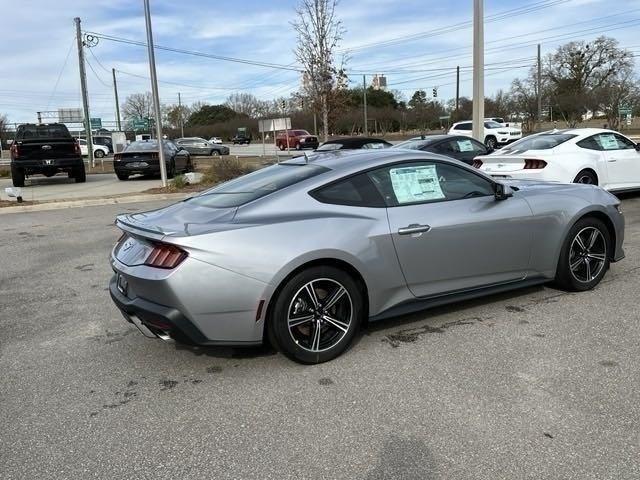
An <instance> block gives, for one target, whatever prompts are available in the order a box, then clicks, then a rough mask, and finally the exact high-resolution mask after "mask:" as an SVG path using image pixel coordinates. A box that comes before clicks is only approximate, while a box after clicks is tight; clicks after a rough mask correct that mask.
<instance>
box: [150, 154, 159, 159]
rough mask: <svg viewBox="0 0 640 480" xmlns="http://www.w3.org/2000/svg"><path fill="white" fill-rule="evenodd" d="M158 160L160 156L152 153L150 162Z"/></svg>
mask: <svg viewBox="0 0 640 480" xmlns="http://www.w3.org/2000/svg"><path fill="white" fill-rule="evenodd" d="M159 158H160V155H159V154H157V153H152V154H151V160H158V159H159Z"/></svg>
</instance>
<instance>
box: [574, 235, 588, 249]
mask: <svg viewBox="0 0 640 480" xmlns="http://www.w3.org/2000/svg"><path fill="white" fill-rule="evenodd" d="M576 243H577V244H578V246H579V247H580V248H581V249H582V251H585V250H586V249H587V246H586V245H585V244H584V241H583V240H582V237H580V234H578V235H577V236H576Z"/></svg>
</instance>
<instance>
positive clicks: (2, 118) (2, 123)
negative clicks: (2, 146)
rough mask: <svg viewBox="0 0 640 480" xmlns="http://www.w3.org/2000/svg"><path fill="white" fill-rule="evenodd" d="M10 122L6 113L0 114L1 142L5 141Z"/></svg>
mask: <svg viewBox="0 0 640 480" xmlns="http://www.w3.org/2000/svg"><path fill="white" fill-rule="evenodd" d="M8 123H9V120H8V119H7V116H6V115H5V114H4V113H0V140H4V132H5V130H6V129H7V124H8Z"/></svg>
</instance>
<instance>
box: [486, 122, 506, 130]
mask: <svg viewBox="0 0 640 480" xmlns="http://www.w3.org/2000/svg"><path fill="white" fill-rule="evenodd" d="M484 128H491V129H496V128H504V125H500V124H499V123H497V122H484Z"/></svg>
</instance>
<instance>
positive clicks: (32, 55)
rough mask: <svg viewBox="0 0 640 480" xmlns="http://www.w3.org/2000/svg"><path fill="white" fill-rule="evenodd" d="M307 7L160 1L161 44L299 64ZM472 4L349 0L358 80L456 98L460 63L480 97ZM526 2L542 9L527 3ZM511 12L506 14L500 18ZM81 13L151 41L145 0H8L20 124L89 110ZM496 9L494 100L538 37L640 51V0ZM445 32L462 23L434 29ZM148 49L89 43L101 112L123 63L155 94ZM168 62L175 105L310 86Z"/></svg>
mask: <svg viewBox="0 0 640 480" xmlns="http://www.w3.org/2000/svg"><path fill="white" fill-rule="evenodd" d="M296 4H297V0H278V1H264V0H244V1H241V2H238V1H230V0H216V1H211V0H209V1H205V0H181V1H180V2H175V1H170V0H151V8H152V16H153V27H154V36H155V41H156V44H157V45H161V46H168V47H174V48H180V49H186V50H192V51H198V52H206V53H210V54H215V55H223V56H231V57H237V58H244V59H250V60H258V61H264V62H271V63H277V64H283V65H289V64H292V63H293V62H294V60H295V59H294V55H293V48H294V46H295V33H294V31H293V29H292V27H291V26H290V24H289V22H290V21H292V20H293V19H294V18H295V11H294V9H295V6H296ZM548 4H552V5H551V6H548ZM472 5H473V1H472V0H403V1H402V2H399V1H396V0H393V1H392V0H343V1H342V2H341V3H340V5H339V8H338V14H339V18H340V19H341V20H342V22H343V24H344V27H345V28H346V34H345V36H344V39H343V41H342V44H341V50H345V51H349V52H350V53H349V54H348V55H349V60H348V63H347V66H348V69H349V70H350V72H351V75H350V78H351V79H352V81H353V82H354V83H359V82H361V81H362V73H367V74H373V73H384V74H386V76H387V82H388V84H389V88H390V89H398V90H401V91H402V93H403V94H404V95H405V96H406V97H407V98H409V97H410V96H411V94H412V93H413V91H415V90H416V89H418V88H422V89H428V91H429V92H430V91H431V89H432V88H433V87H438V88H439V91H438V93H439V97H440V98H441V99H445V100H446V99H449V98H451V97H453V96H454V95H455V67H456V65H460V66H461V67H462V72H463V73H462V75H461V78H462V82H461V94H462V95H467V96H471V74H470V72H469V69H468V68H467V67H470V66H471V63H472V59H471V42H472V29H471V27H470V25H469V24H468V23H466V22H469V20H470V19H471V18H472ZM545 5H547V6H546V8H541V7H543V6H545ZM523 8H530V9H531V11H529V12H528V13H526V12H523V10H518V9H523ZM503 12H506V14H505V15H506V17H505V18H503V19H501V20H497V21H496V20H492V16H495V15H497V14H501V13H503ZM75 16H78V17H80V18H81V19H82V23H83V30H84V31H91V32H98V33H102V34H109V35H113V36H117V37H121V38H126V39H133V40H137V41H145V25H144V17H143V11H142V0H91V1H89V0H55V1H48V0H39V1H36V0H0V18H2V29H1V30H0V59H1V61H2V68H1V69H0V113H6V114H7V115H8V117H9V121H10V122H25V121H35V120H36V113H35V112H36V111H45V110H57V109H58V108H64V107H80V106H81V103H80V90H79V76H78V59H77V52H76V46H75V37H74V35H75V31H74V24H73V18H74V17H75ZM485 16H486V17H487V19H488V22H487V24H486V26H485V41H486V43H487V44H486V59H485V62H486V64H487V70H486V74H487V77H486V91H487V94H488V95H490V94H492V93H494V92H495V91H496V90H498V89H501V88H502V89H508V88H509V85H510V83H511V81H512V80H513V79H514V78H515V77H517V76H524V75H526V73H527V69H528V68H529V67H530V66H531V65H532V64H533V63H534V60H535V55H536V46H535V45H536V43H538V42H541V43H542V48H543V53H547V52H550V51H552V50H553V49H554V47H556V46H557V45H558V44H561V43H565V42H566V41H569V40H580V39H585V40H590V39H593V38H595V37H596V36H598V35H601V34H607V35H609V36H612V37H614V38H616V39H618V40H619V42H620V45H621V46H622V47H627V48H629V49H630V50H631V51H633V52H634V53H636V54H638V53H640V40H639V39H638V38H637V32H638V31H639V29H640V0H623V1H605V0H545V1H541V0H485ZM452 26H453V27H452ZM445 27H452V28H450V29H448V30H446V31H445V32H444V33H443V32H442V31H440V32H432V31H434V30H438V29H444V28H445ZM428 32H432V33H431V34H428ZM423 33H424V35H422V36H420V37H418V38H411V39H404V41H399V42H394V43H391V44H389V43H382V44H381V42H388V41H391V40H394V39H397V38H398V37H406V36H410V35H419V34H423ZM434 33H437V34H434ZM363 46H364V48H363ZM146 55H147V52H146V49H145V48H143V47H139V46H135V45H128V44H123V43H116V42H113V41H109V40H105V39H101V40H100V41H99V43H98V44H97V45H96V46H95V47H93V48H91V49H89V51H88V52H87V54H86V57H87V60H88V63H89V65H88V68H87V76H88V83H89V94H90V103H91V116H92V117H101V118H103V119H104V120H113V118H114V116H115V114H114V112H115V107H114V100H113V88H112V80H111V68H112V67H114V68H116V69H117V70H119V71H120V72H122V73H118V86H119V93H120V99H121V102H122V101H123V100H124V99H125V98H126V96H127V95H129V94H131V93H136V92H144V91H148V90H150V87H149V80H148V79H147V78H146V77H148V74H149V70H148V65H147V63H146V61H147V56H146ZM156 59H157V64H158V75H159V80H160V82H161V83H160V96H161V101H162V102H163V103H177V93H178V92H181V93H182V98H183V102H184V103H187V104H191V103H193V102H195V101H203V102H208V103H222V102H224V99H225V98H226V97H227V96H228V95H229V94H230V93H232V92H234V91H243V92H250V93H253V94H254V95H256V96H258V97H259V98H264V99H272V98H275V97H279V96H286V95H288V94H289V93H291V92H293V91H295V90H296V89H297V88H298V87H299V75H298V74H297V73H296V72H293V71H283V70H273V69H270V68H263V67H256V66H249V65H242V64H237V63H230V62H226V61H220V60H212V59H208V58H199V57H196V56H188V55H183V54H178V53H172V52H166V51H158V53H157V55H156ZM124 72H126V73H124ZM134 75H137V76H134ZM141 77H142V78H141ZM172 82H173V83H172ZM176 84H180V85H176Z"/></svg>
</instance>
